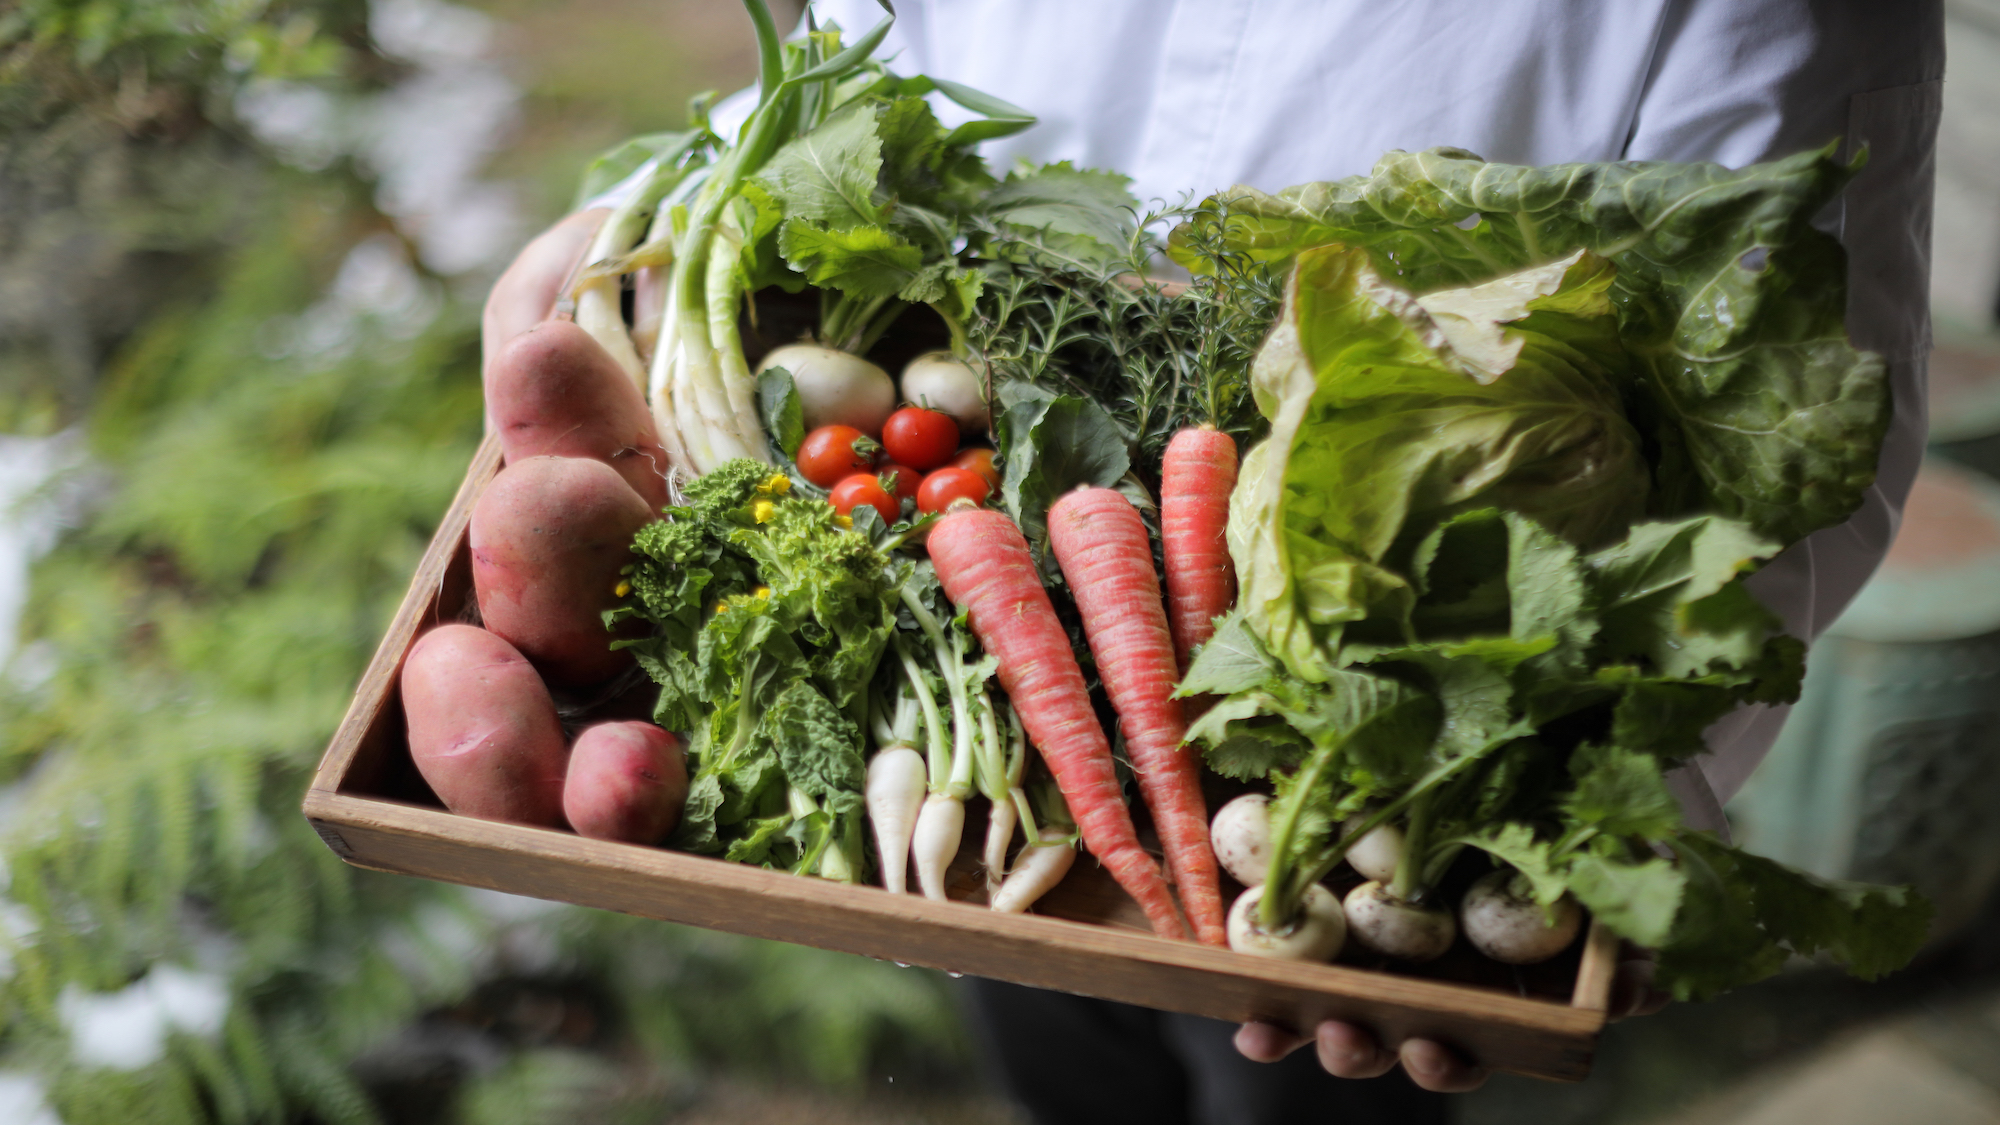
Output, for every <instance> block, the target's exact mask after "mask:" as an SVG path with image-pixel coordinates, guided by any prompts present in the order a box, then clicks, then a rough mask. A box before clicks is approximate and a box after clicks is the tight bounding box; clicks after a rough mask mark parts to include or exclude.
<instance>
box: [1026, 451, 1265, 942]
mask: <svg viewBox="0 0 2000 1125" xmlns="http://www.w3.org/2000/svg"><path fill="white" fill-rule="evenodd" d="M1049 546H1050V547H1051V548H1053V549H1054V551H1055V556H1056V562H1057V563H1059V564H1060V565H1061V566H1062V572H1063V577H1064V579H1066V580H1067V581H1068V582H1069V589H1070V595H1071V596H1072V597H1074V598H1075V599H1076V608H1077V610H1078V612H1079V613H1081V614H1082V616H1083V634H1084V637H1085V638H1086V639H1087V640H1088V641H1089V642H1090V652H1091V655H1092V656H1094V657H1095V658H1096V660H1097V674H1098V676H1099V678H1101V679H1102V680H1103V681H1104V692H1105V694H1106V695H1108V696H1110V697H1111V706H1112V707H1113V708H1115V709H1116V710H1117V712H1118V721H1119V723H1120V724H1121V725H1122V726H1123V727H1124V730H1125V752H1126V755H1127V756H1128V757H1129V758H1131V760H1132V772H1133V773H1134V774H1135V775H1137V777H1138V779H1139V793H1140V795H1141V796H1142V797H1144V798H1145V800H1146V807H1147V808H1148V809H1150V810H1151V811H1152V814H1153V826H1154V827H1155V828H1156V829H1158V830H1159V833H1160V846H1161V848H1162V849H1163V850H1164V851H1165V852H1166V857H1167V870H1168V871H1170V872H1172V873H1173V877H1174V883H1175V884H1176V885H1177V886H1178V887H1179V888H1180V892H1181V905H1182V906H1184V907H1186V909H1187V916H1188V921H1190V922H1192V923H1193V924H1194V929H1195V933H1196V934H1197V935H1199V936H1200V938H1201V940H1202V941H1203V942H1205V943H1207V944H1209V945H1227V944H1229V939H1228V936H1227V934H1226V932H1225V930H1224V928H1223V910H1222V887H1221V883H1220V881H1219V877H1218V876H1217V874H1216V865H1215V851H1214V849H1212V848H1211V847H1210V846H1209V841H1208V803H1207V801H1206V800H1204V799H1203V797H1202V793H1201V757H1200V755H1199V754H1198V753H1197V752H1196V750H1195V748H1194V747H1192V746H1189V745H1187V744H1186V738H1187V718H1186V716H1185V715H1184V714H1183V712H1182V708H1181V701H1180V700H1178V699H1175V698H1174V697H1173V691H1174V683H1175V681H1176V680H1178V679H1179V678H1180V676H1179V673H1178V672H1177V671H1176V669H1175V664H1174V643H1173V637H1172V636H1171V634H1170V633H1169V632H1168V630H1167V614H1166V609H1165V607H1164V606H1162V604H1161V602H1160V579H1159V576H1158V575H1157V574H1156V573H1154V571H1153V543H1152V538H1151V537H1150V536H1149V535H1148V534H1147V533H1146V524H1145V521H1144V520H1142V519H1140V517H1139V510H1138V509H1137V508H1134V507H1133V506H1132V502H1131V501H1129V500H1127V499H1125V497H1124V496H1122V495H1120V494H1119V493H1117V492H1115V491H1113V490H1111V489H1109V488H1082V489H1078V490H1076V491H1075V492H1071V493H1069V494H1068V495H1066V496H1064V497H1063V498H1062V499H1060V500H1057V501H1056V502H1055V504H1054V505H1053V506H1051V507H1050V508H1049Z"/></svg>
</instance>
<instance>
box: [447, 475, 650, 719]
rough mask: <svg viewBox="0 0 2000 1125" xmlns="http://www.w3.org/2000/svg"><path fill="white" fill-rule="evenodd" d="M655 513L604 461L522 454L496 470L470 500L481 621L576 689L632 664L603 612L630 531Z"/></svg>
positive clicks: (552, 678) (627, 553)
mask: <svg viewBox="0 0 2000 1125" xmlns="http://www.w3.org/2000/svg"><path fill="white" fill-rule="evenodd" d="M652 518H653V513H652V510H651V509H650V508H648V507H647V506H646V502H645V501H644V500H642V499H640V498H639V494H638V493H636V492H634V491H632V486H631V485H629V484H626V483H625V480H624V478H622V477H620V476H619V475H618V474H617V472H615V471H614V470H613V469H612V468H611V466H609V465H606V464H605V463H604V462H602V461H592V460H587V459H585V458H581V457H529V458H526V459H525V460H521V461H516V462H515V463H513V464H512V465H509V466H507V467H506V468H505V469H502V470H501V471H500V474H499V475H498V476H496V477H494V478H493V483H491V484H489V485H487V486H486V491H485V492H483V493H481V494H480V497H479V502H478V503H477V504H475V505H473V508H472V584H473V588H474V590H475V591H476V592H477V594H478V597H479V613H480V616H481V618H482V619H483V620H484V621H485V623H486V627H487V628H488V629H490V630H492V631H493V633H494V634H495V635H497V636H499V637H501V638H502V639H504V640H506V641H507V642H508V643H509V644H511V645H513V646H514V647H515V648H518V649H520V650H521V653H522V655H524V656H526V657H527V658H528V659H529V660H530V661H533V662H534V665H535V667H536V668H538V669H540V670H541V673H542V675H544V676H546V677H548V680H549V682H550V683H551V684H554V685H557V686H560V687H576V686H581V685H584V684H594V683H598V682H601V681H603V680H607V679H609V678H611V677H612V676H614V675H617V674H618V673H619V672H621V671H623V670H624V669H626V668H627V667H629V666H630V665H631V663H632V657H631V655H630V654H629V653H626V652H622V651H613V650H612V648H611V641H612V640H613V637H612V634H610V633H607V632H605V630H604V619H603V617H602V614H603V612H604V611H605V610H607V609H610V608H611V607H612V606H613V605H614V604H616V602H617V600H618V595H617V587H618V583H619V580H620V579H619V574H618V572H619V570H620V569H621V568H623V567H624V566H625V565H626V564H627V563H629V562H631V561H632V552H631V544H632V535H633V533H635V532H637V531H638V530H639V529H640V528H641V527H643V526H645V524H646V523H647V522H648V521H649V520H651V519H652Z"/></svg>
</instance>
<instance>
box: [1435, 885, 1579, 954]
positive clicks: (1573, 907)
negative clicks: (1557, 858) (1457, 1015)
mask: <svg viewBox="0 0 2000 1125" xmlns="http://www.w3.org/2000/svg"><path fill="white" fill-rule="evenodd" d="M1517 877H1518V875H1517V873H1516V872H1513V871H1510V870H1507V869H1505V868H1502V869H1501V870H1499V871H1494V872H1491V873H1489V874H1487V875H1484V876H1481V877H1480V879H1479V881H1478V882H1476V883H1474V884H1472V889H1470V890H1468V891H1466V892H1465V898H1464V899H1462V900H1461V901H1460V902H1459V905H1458V913H1459V923H1460V925H1462V926H1464V927H1465V940H1467V941H1469V942H1471V943H1472V947H1473V948H1474V949H1477V950H1478V951H1479V952H1481V953H1484V954H1485V955H1486V956H1488V957H1491V958H1493V959H1494V960H1495V961H1500V962H1503V963H1505V964H1509V965H1532V964H1534V963H1536V962H1538V961H1546V960H1548V959H1549V958H1551V957H1554V956H1555V955H1556V954H1558V953H1561V952H1562V951H1563V950H1565V949H1568V948H1569V943H1570V942H1572V941H1574V940H1575V939H1576V932H1577V930H1579V929H1581V928H1582V926H1583V908H1582V907H1580V906H1578V905H1577V904H1576V900H1575V899H1573V898H1571V897H1569V896H1568V895H1564V896H1562V897H1561V898H1559V899H1557V900H1556V901H1555V905H1553V906H1551V907H1549V908H1548V909H1547V910H1544V909H1543V908H1542V905H1541V904H1540V903H1538V902H1536V901H1535V900H1534V899H1533V898H1532V897H1530V896H1529V895H1528V894H1526V893H1524V892H1525V891H1526V888H1525V887H1516V886H1515V885H1514V881H1515V879H1516V878H1517ZM1551 916H1553V918H1554V921H1553V922H1551V921H1550V918H1551Z"/></svg>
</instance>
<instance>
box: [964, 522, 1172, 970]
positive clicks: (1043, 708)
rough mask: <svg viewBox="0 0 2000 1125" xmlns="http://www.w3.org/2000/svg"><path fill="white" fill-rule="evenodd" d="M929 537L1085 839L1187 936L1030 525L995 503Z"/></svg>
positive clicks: (1157, 928) (1166, 930) (1150, 907)
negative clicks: (1018, 523)
mask: <svg viewBox="0 0 2000 1125" xmlns="http://www.w3.org/2000/svg"><path fill="white" fill-rule="evenodd" d="M927 545H928V547H929V548H930V555H931V563H932V564H933V565H935V566H936V567H937V573H938V580H939V581H940V582H942V583H943V584H944V592H945V596H946V597H948V598H950V599H951V601H952V604H954V605H956V606H958V607H960V608H961V609H963V610H965V612H966V615H967V617H968V619H969V620H970V622H971V625H972V632H973V635H974V636H976V637H978V638H979V643H980V644H981V645H983V646H984V647H985V649H986V651H987V652H989V653H992V654H993V656H994V658H995V659H996V660H998V661H999V664H1000V669H999V673H998V674H999V677H1000V686H1001V687H1002V688H1005V689H1006V691H1007V698H1008V699H1009V700H1011V701H1012V702H1013V704H1014V711H1015V713H1016V714H1018V715H1020V716H1021V724H1022V726H1024V727H1026V728H1027V731H1028V737H1029V739H1031V740H1032V741H1033V742H1034V744H1035V745H1036V746H1037V747H1038V748H1040V750H1041V752H1042V759H1043V760H1044V761H1046V762H1047V763H1048V764H1049V771H1050V772H1051V773H1053V774H1054V775H1055V778H1056V784H1057V785H1058V786H1059V787H1060V788H1061V789H1062V793H1063V797H1064V798H1066V799H1067V800H1068V801H1069V808H1070V813H1071V814H1072V815H1073V816H1075V818H1076V824H1077V827H1078V828H1079V829H1081V830H1082V833H1083V843H1084V846H1085V847H1087V848H1089V849H1090V853H1091V854H1092V855H1094V856H1096V857H1097V859H1098V862H1100V863H1102V864H1103V865H1104V866H1105V868H1106V869H1108V870H1109V871H1110V872H1111V877H1112V878H1113V879H1116V880H1117V881H1118V885H1119V886H1121V887H1123V888H1125V891H1126V893H1127V894H1130V895H1131V896H1132V897H1133V898H1134V899H1135V900H1137V901H1138V903H1139V906H1140V908H1141V909H1143V910H1144V911H1145V912H1146V918H1147V920H1148V921H1150V922H1151V923H1152V925H1153V932H1154V933H1156V934H1159V935H1160V936H1161V937H1166V938H1179V939H1185V938H1186V937H1187V930H1186V929H1185V928H1184V927H1183V926H1182V925H1181V920H1180V915H1179V914H1178V913H1176V912H1175V910H1174V899H1173V895H1172V894H1170V893H1169V892H1168V890H1167V883H1166V880H1165V879H1164V878H1163V877H1162V876H1161V875H1160V868H1159V865H1158V864H1156V863H1154V862H1153V857H1152V856H1150V855H1148V854H1146V850H1145V849H1144V848H1142V847H1140V846H1139V837H1138V834H1137V833H1135V832H1134V831H1133V829H1132V815H1131V812H1130V811H1129V810H1127V809H1126V807H1125V799H1124V794H1123V793H1122V792H1120V790H1119V786H1118V776H1117V773H1116V771H1114V770H1113V768H1112V765H1111V744H1110V743H1109V742H1108V741H1106V739H1105V737H1104V728H1103V727H1101V726H1099V725H1098V722H1097V713H1096V712H1095V711H1094V710H1092V708H1091V705H1090V693H1089V691H1088V689H1086V688H1085V687H1084V683H1083V670H1082V669H1081V668H1079V667H1078V666H1077V663H1076V656H1075V654H1074V653H1072V652H1070V648H1069V634H1067V633H1066V632H1064V631H1063V627H1062V623H1061V622H1059V621H1057V620H1056V613H1055V607H1054V606H1052V605H1050V604H1049V594H1048V591H1046V590H1044V589H1042V580H1041V577H1040V576H1039V575H1038V574H1036V572H1035V564H1034V561H1033V560H1032V559H1031V558H1030V557H1029V555H1028V543H1027V540H1025V539H1023V538H1022V537H1021V531H1020V529H1019V528H1017V527H1015V526H1014V523H1013V521H1012V520H1009V519H1008V518H1007V517H1006V516H1004V515H1002V514H1001V513H999V512H995V511H992V510H990V509H985V508H979V509H970V510H959V511H954V512H951V513H949V514H947V515H946V516H945V517H944V519H942V520H940V521H939V522H938V524H937V525H936V526H935V527H933V528H932V529H931V534H930V540H929V543H928V544H927Z"/></svg>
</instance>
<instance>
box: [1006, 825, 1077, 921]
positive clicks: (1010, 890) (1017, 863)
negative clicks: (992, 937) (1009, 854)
mask: <svg viewBox="0 0 2000 1125" xmlns="http://www.w3.org/2000/svg"><path fill="white" fill-rule="evenodd" d="M1041 835H1042V842H1041V843H1039V844H1029V845H1027V846H1025V847H1023V848H1022V849H1021V854H1020V855H1017V856H1015V857H1014V870H1012V871H1010V872H1008V874H1007V879H1006V881H1005V882H1003V883H1001V884H1000V889H999V890H997V891H995V892H993V900H992V906H993V909H995V910H997V911H999V912H1001V913H1002V914H1021V913H1024V912H1025V911H1026V910H1027V909H1028V908H1029V907H1030V906H1033V905H1034V904H1035V901H1036V900H1037V899H1039V898H1041V897H1042V896H1043V895H1045V894H1047V893H1049V891H1051V890H1052V889H1054V888H1055V885H1056V884H1057V883H1060V882H1062V881H1063V876H1065V875H1068V874H1069V869H1070V865H1071V864H1074V863H1075V862H1076V845H1075V844H1074V843H1072V842H1071V841H1070V836H1069V833H1067V832H1064V831H1061V830H1059V829H1055V828H1044V829H1042V833H1041Z"/></svg>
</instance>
